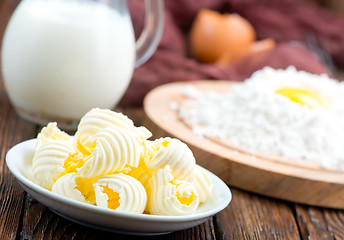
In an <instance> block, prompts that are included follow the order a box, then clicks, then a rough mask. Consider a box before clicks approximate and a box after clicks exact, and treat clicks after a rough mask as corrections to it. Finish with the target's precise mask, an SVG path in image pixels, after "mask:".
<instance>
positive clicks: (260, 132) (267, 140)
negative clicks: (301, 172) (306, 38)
mask: <svg viewBox="0 0 344 240" xmlns="http://www.w3.org/2000/svg"><path fill="white" fill-rule="evenodd" d="M280 88H298V89H304V90H306V91H310V92H312V93H315V94H316V95H317V96H319V97H321V98H322V99H323V100H324V103H325V104H324V106H321V107H317V108H312V109H311V108H309V107H307V106H302V105H301V104H299V103H296V102H292V101H291V100H290V99H289V98H287V97H284V96H282V95H280V94H276V93H275V91H276V90H277V89H280ZM183 94H184V95H185V96H186V97H188V100H185V101H183V102H182V105H184V107H181V108H180V110H181V111H180V117H181V118H183V119H187V120H189V121H191V122H193V123H194V124H195V125H197V127H194V129H193V131H194V133H195V134H198V135H201V136H210V137H218V138H221V139H227V140H229V141H230V142H231V143H233V144H239V145H243V146H246V147H247V148H249V149H250V150H252V151H253V152H264V153H271V154H276V155H279V156H282V157H284V158H290V159H294V160H300V161H304V160H310V161H314V162H317V163H319V164H320V165H321V166H323V167H326V168H341V169H344V83H339V82H338V81H336V80H333V79H330V78H329V77H328V76H327V75H320V76H319V75H313V74H309V73H306V72H303V71H296V69H295V68H294V67H289V68H287V69H285V70H282V69H280V70H274V69H272V68H269V67H266V68H264V69H262V70H260V71H257V72H255V73H254V74H253V75H252V76H251V77H250V78H249V79H247V80H246V81H244V82H243V83H239V84H235V85H234V86H233V87H232V89H231V90H230V91H229V92H227V93H225V94H219V93H215V92H201V91H199V90H197V89H196V88H195V87H193V86H192V85H189V86H187V87H186V88H185V89H184V90H183ZM185 106H187V107H185ZM183 109H187V110H184V111H183Z"/></svg>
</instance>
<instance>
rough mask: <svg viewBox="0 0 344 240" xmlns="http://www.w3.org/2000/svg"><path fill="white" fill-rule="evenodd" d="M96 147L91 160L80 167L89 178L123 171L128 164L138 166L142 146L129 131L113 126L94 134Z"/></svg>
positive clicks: (81, 171)
mask: <svg viewBox="0 0 344 240" xmlns="http://www.w3.org/2000/svg"><path fill="white" fill-rule="evenodd" d="M94 141H95V147H94V149H93V151H92V154H91V156H90V158H89V160H88V161H87V162H86V163H85V165H84V166H83V167H81V168H80V169H79V173H80V174H81V175H82V176H84V177H88V178H94V177H99V176H103V175H107V174H110V173H114V172H118V171H122V170H123V169H124V167H125V166H126V165H129V166H132V167H137V166H138V165H139V162H140V155H141V146H140V143H139V142H138V140H137V139H136V138H135V137H134V136H132V135H131V134H130V133H129V132H128V131H126V130H124V129H122V128H119V127H116V126H112V127H108V128H105V129H103V130H102V131H99V132H98V133H97V134H96V135H95V136H94Z"/></svg>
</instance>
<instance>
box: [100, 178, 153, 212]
mask: <svg viewBox="0 0 344 240" xmlns="http://www.w3.org/2000/svg"><path fill="white" fill-rule="evenodd" d="M94 186H95V194H96V204H97V206H99V207H104V208H110V209H113V210H116V211H123V212H132V213H143V211H144V209H145V207H146V203H147V194H146V191H145V189H144V187H143V186H142V184H141V183H140V182H139V181H138V180H136V179H135V178H133V177H131V176H128V175H125V174H122V173H117V174H111V175H107V176H104V177H101V178H99V179H98V181H97V182H96V183H95V184H94Z"/></svg>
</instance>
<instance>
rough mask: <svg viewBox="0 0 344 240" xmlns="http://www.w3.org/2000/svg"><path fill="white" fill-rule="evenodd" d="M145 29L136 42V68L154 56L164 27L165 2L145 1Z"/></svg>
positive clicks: (156, 0) (157, 0)
mask: <svg viewBox="0 0 344 240" xmlns="http://www.w3.org/2000/svg"><path fill="white" fill-rule="evenodd" d="M145 4H146V17H145V27H144V29H143V31H142V33H141V35H140V37H139V38H138V39H137V41H136V61H135V67H139V66H140V65H141V64H143V63H144V62H145V61H147V59H148V58H149V57H150V56H152V54H153V52H154V51H155V49H156V48H157V46H158V44H159V41H160V38H161V35H162V31H163V25H164V2H163V0H145Z"/></svg>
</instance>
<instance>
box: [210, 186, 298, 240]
mask: <svg viewBox="0 0 344 240" xmlns="http://www.w3.org/2000/svg"><path fill="white" fill-rule="evenodd" d="M232 192H233V200H232V202H231V203H230V205H229V207H228V208H227V209H225V210H223V211H222V212H220V213H219V214H217V215H216V222H215V223H216V227H217V228H218V238H219V239H298V238H299V231H298V227H297V223H296V221H295V219H294V216H293V212H292V211H291V207H290V205H289V204H286V203H284V202H282V201H273V200H271V199H268V198H260V197H258V196H253V195H250V194H249V193H246V192H242V191H238V190H236V189H233V188H232ZM229 219H230V220H231V221H228V220H229ZM267 219H268V221H269V224H266V222H267ZM237 226H240V229H238V228H237ZM240 230H241V231H240Z"/></svg>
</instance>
